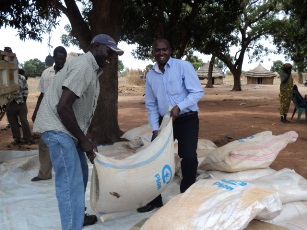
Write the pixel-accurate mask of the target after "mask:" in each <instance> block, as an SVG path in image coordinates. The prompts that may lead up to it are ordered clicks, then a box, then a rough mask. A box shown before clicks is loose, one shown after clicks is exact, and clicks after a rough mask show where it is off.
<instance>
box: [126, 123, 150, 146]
mask: <svg viewBox="0 0 307 230" xmlns="http://www.w3.org/2000/svg"><path fill="white" fill-rule="evenodd" d="M151 137H152V130H151V128H150V125H149V124H145V125H142V126H140V127H136V128H133V129H130V130H128V131H127V132H125V133H124V134H123V135H122V136H121V138H124V139H126V140H128V141H141V142H142V143H143V145H145V146H146V145H149V143H150V141H151Z"/></svg>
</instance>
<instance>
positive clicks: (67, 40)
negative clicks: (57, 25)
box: [61, 25, 79, 47]
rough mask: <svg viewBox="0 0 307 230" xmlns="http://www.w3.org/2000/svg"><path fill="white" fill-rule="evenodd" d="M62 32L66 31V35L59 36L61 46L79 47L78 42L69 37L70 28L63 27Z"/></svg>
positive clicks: (68, 26)
mask: <svg viewBox="0 0 307 230" xmlns="http://www.w3.org/2000/svg"><path fill="white" fill-rule="evenodd" d="M64 30H65V31H66V33H67V34H62V36H61V42H62V44H63V45H64V46H66V47H70V46H71V45H74V46H77V47H79V42H78V40H77V39H76V38H75V37H73V36H72V35H71V26H70V25H65V26H64Z"/></svg>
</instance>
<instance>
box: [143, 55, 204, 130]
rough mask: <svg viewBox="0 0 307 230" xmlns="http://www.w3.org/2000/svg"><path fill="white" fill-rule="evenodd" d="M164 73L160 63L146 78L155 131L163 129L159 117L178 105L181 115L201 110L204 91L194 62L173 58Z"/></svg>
mask: <svg viewBox="0 0 307 230" xmlns="http://www.w3.org/2000/svg"><path fill="white" fill-rule="evenodd" d="M164 69H165V71H164V73H162V72H161V71H160V69H159V67H158V64H157V63H156V64H155V65H154V66H153V69H152V70H150V71H149V72H148V73H147V75H146V88H145V106H146V109H147V111H148V120H149V124H150V126H151V129H152V130H158V128H159V116H164V115H165V114H166V113H167V112H168V111H169V107H170V106H171V107H174V106H176V105H177V106H178V107H179V109H180V114H183V113H186V112H190V111H198V110H199V109H198V106H197V102H198V101H199V100H200V99H201V97H202V96H203V95H204V90H203V88H202V86H201V84H200V82H199V79H198V76H197V75H196V72H195V70H194V68H193V66H192V65H191V63H189V62H187V61H184V60H180V59H174V58H170V59H169V60H168V62H167V63H166V65H165V67H164Z"/></svg>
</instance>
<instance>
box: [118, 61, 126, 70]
mask: <svg viewBox="0 0 307 230" xmlns="http://www.w3.org/2000/svg"><path fill="white" fill-rule="evenodd" d="M117 68H118V71H119V72H121V73H122V72H123V71H124V70H125V66H124V63H123V62H122V61H121V60H118V64H117Z"/></svg>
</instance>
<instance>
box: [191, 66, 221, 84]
mask: <svg viewBox="0 0 307 230" xmlns="http://www.w3.org/2000/svg"><path fill="white" fill-rule="evenodd" d="M208 70H209V63H205V64H204V65H203V66H202V67H200V68H199V69H198V70H197V71H196V74H197V76H198V78H199V79H200V80H204V79H207V80H208ZM224 77H225V74H224V73H223V72H222V71H221V70H219V69H217V68H214V67H213V71H212V84H214V85H221V84H223V78H224Z"/></svg>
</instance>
